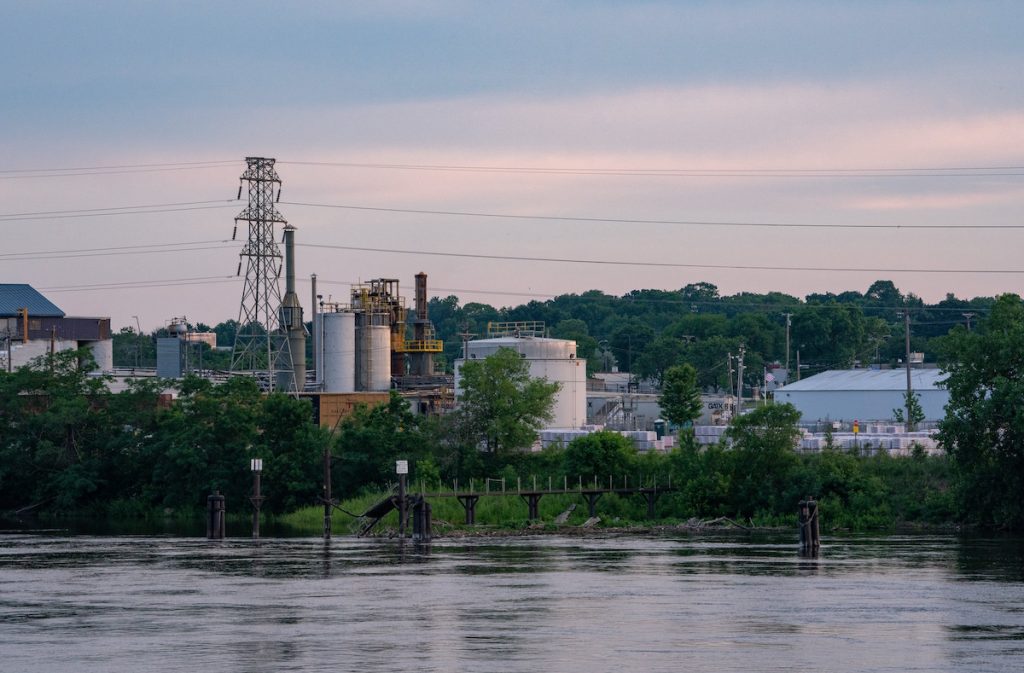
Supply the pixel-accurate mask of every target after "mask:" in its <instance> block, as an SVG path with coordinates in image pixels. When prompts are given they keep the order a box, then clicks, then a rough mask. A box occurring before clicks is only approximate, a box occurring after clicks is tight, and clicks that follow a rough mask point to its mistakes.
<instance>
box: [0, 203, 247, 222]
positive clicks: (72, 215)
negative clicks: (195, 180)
mask: <svg viewBox="0 0 1024 673" xmlns="http://www.w3.org/2000/svg"><path fill="white" fill-rule="evenodd" d="M197 203H221V202H220V201H212V202H210V201H198V202H197ZM235 207H237V205H235V203H234V200H233V199H232V200H227V201H224V202H223V203H222V205H208V206H189V207H185V208H156V207H153V208H148V209H145V208H147V207H146V206H135V208H143V209H144V210H129V209H128V208H129V207H124V208H110V209H97V210H91V211H90V210H70V211H67V214H54V215H45V214H30V215H0V223H3V222H24V221H27V220H68V219H77V218H83V217H109V216H113V215H151V214H154V213H180V212H183V211H189V210H213V209H217V208H235Z"/></svg>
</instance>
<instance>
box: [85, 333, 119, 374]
mask: <svg viewBox="0 0 1024 673" xmlns="http://www.w3.org/2000/svg"><path fill="white" fill-rule="evenodd" d="M89 352H90V353H92V357H93V359H94V360H96V369H97V370H99V371H101V372H104V373H106V372H111V371H113V370H114V342H113V341H112V340H110V339H102V340H100V341H90V342H89Z"/></svg>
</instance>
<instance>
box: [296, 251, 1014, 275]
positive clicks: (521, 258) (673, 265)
mask: <svg viewBox="0 0 1024 673" xmlns="http://www.w3.org/2000/svg"><path fill="white" fill-rule="evenodd" d="M295 245H296V246H301V247H305V248H326V249H331V250H351V251H355V252H380V253H387V254H396V255H428V256H432V257H455V258H462V259H467V258H468V259H491V260H502V261H515V262H547V263H555V264H595V265H603V266H637V267H655V268H669V269H729V270H746V271H817V272H820V271H829V272H834V273H956V274H965V273H977V274H1012V275H1016V274H1024V269H915V268H900V269H881V268H872V267H864V268H852V267H824V266H769V265H762V264H750V265H744V264H687V263H682V262H637V261H621V260H612V259H579V258H571V257H529V256H525V255H484V254H474V253H465V252H439V251H436V250H400V249H397V248H367V247H360V246H350V245H326V244H314V243H296V244H295Z"/></svg>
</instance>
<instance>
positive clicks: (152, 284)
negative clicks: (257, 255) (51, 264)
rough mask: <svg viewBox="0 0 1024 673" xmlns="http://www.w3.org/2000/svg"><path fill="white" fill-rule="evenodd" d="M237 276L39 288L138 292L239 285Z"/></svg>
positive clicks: (73, 290)
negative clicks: (169, 288) (229, 284)
mask: <svg viewBox="0 0 1024 673" xmlns="http://www.w3.org/2000/svg"><path fill="white" fill-rule="evenodd" d="M238 281H239V279H238V278H236V277H235V276H199V277H197V278H181V279H177V280H175V279H170V280H159V281H128V282H122V283H100V284H96V285H71V286H59V287H43V288H39V290H40V291H41V292H54V293H56V292H96V291H100V290H102V291H109V290H137V289H148V288H157V287H178V286H183V285H211V284H219V283H237V282H238Z"/></svg>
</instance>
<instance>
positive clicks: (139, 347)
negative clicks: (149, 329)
mask: <svg viewBox="0 0 1024 673" xmlns="http://www.w3.org/2000/svg"><path fill="white" fill-rule="evenodd" d="M132 317H133V318H135V329H136V331H135V368H136V369H138V368H139V357H140V352H141V351H142V342H141V341H140V339H142V324H141V323H140V322H139V316H137V315H133V316H132Z"/></svg>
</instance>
